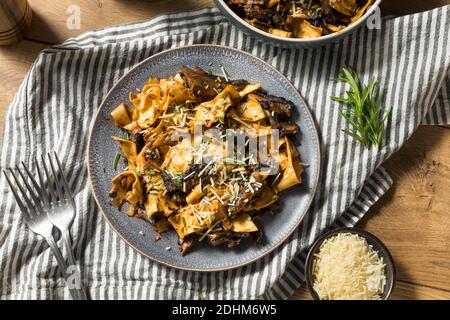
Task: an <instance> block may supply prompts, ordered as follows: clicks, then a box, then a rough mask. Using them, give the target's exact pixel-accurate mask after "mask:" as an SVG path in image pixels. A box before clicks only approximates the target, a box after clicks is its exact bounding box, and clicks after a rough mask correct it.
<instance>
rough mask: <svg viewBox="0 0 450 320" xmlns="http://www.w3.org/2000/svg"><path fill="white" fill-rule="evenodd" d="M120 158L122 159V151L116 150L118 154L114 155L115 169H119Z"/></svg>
mask: <svg viewBox="0 0 450 320" xmlns="http://www.w3.org/2000/svg"><path fill="white" fill-rule="evenodd" d="M119 160H120V153H119V152H116V155H115V156H114V162H113V168H114V170H117V165H118V164H119Z"/></svg>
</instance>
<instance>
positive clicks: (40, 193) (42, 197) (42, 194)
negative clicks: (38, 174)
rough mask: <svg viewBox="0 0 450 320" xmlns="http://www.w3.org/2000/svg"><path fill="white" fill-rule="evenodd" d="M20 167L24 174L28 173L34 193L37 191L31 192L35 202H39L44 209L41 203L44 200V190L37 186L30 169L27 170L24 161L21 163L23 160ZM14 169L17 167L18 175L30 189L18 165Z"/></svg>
mask: <svg viewBox="0 0 450 320" xmlns="http://www.w3.org/2000/svg"><path fill="white" fill-rule="evenodd" d="M22 167H23V169H24V170H25V172H26V174H27V175H28V178H29V179H30V181H31V184H32V185H33V187H34V189H35V190H36V193H37V194H35V193H34V192H33V194H32V196H33V197H34V201H35V202H37V203H39V205H40V208H41V209H44V206H43V203H44V201H45V200H44V199H45V192H44V191H43V189H42V188H41V187H40V186H39V184H38V183H37V181H36V180H35V179H34V178H33V174H32V173H31V172H30V170H28V168H27V167H26V166H25V163H23V161H22ZM16 169H17V171H19V173H20V176H21V177H22V179H23V181H25V183H26V184H27V187H28V189H29V190H31V189H32V188H31V187H30V186H28V183H27V181H26V180H25V177H24V175H23V174H22V171H21V170H19V167H18V166H16ZM39 197H40V198H39ZM40 199H42V202H41V200H40Z"/></svg>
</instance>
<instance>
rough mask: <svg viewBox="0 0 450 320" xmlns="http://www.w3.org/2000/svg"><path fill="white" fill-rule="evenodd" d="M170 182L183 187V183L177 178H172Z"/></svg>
mask: <svg viewBox="0 0 450 320" xmlns="http://www.w3.org/2000/svg"><path fill="white" fill-rule="evenodd" d="M172 184H173V185H174V186H175V187H177V188H181V187H183V183H182V182H180V181H178V180H172Z"/></svg>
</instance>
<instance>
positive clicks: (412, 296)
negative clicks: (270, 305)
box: [289, 281, 450, 300]
mask: <svg viewBox="0 0 450 320" xmlns="http://www.w3.org/2000/svg"><path fill="white" fill-rule="evenodd" d="M391 299H392V300H449V299H450V292H449V291H445V290H440V289H436V288H430V287H425V286H421V285H417V284H411V283H407V282H403V281H397V283H396V284H395V289H394V293H393V294H392V297H391ZM289 300H312V296H311V294H310V293H309V291H308V289H306V287H305V286H302V287H301V288H299V289H298V290H297V291H296V292H295V294H294V295H293V296H292V297H290V299H289Z"/></svg>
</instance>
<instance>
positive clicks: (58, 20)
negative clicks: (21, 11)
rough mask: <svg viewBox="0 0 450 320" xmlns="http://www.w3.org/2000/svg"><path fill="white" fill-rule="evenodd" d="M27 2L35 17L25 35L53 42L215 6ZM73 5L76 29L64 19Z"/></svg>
mask: <svg viewBox="0 0 450 320" xmlns="http://www.w3.org/2000/svg"><path fill="white" fill-rule="evenodd" d="M29 2H30V5H31V7H32V9H33V15H34V16H33V22H32V27H31V32H30V33H29V34H28V35H27V37H26V38H27V39H30V40H37V41H43V42H46V43H53V44H55V43H60V42H63V41H64V40H66V39H67V38H70V37H74V36H77V35H79V34H81V33H83V32H86V31H88V30H93V29H100V28H105V27H109V26H112V25H117V24H122V23H129V22H132V21H138V20H144V19H150V18H152V17H154V16H157V15H161V14H164V13H169V12H179V11H186V10H196V9H200V8H205V7H208V6H213V5H214V3H213V1H212V0H184V1H179V0H152V1H147V0H127V1H114V0H95V1H94V0H79V1H76V3H75V2H74V1H72V0H60V1H46V0H29ZM74 5H75V6H78V7H79V8H80V13H81V15H80V28H79V29H69V28H68V27H67V20H68V18H69V17H70V13H71V12H73V11H71V10H72V9H73V8H74V7H73V6H74ZM68 10H69V11H68ZM68 12H69V13H68ZM55 13H56V14H55ZM69 25H70V24H69Z"/></svg>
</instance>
